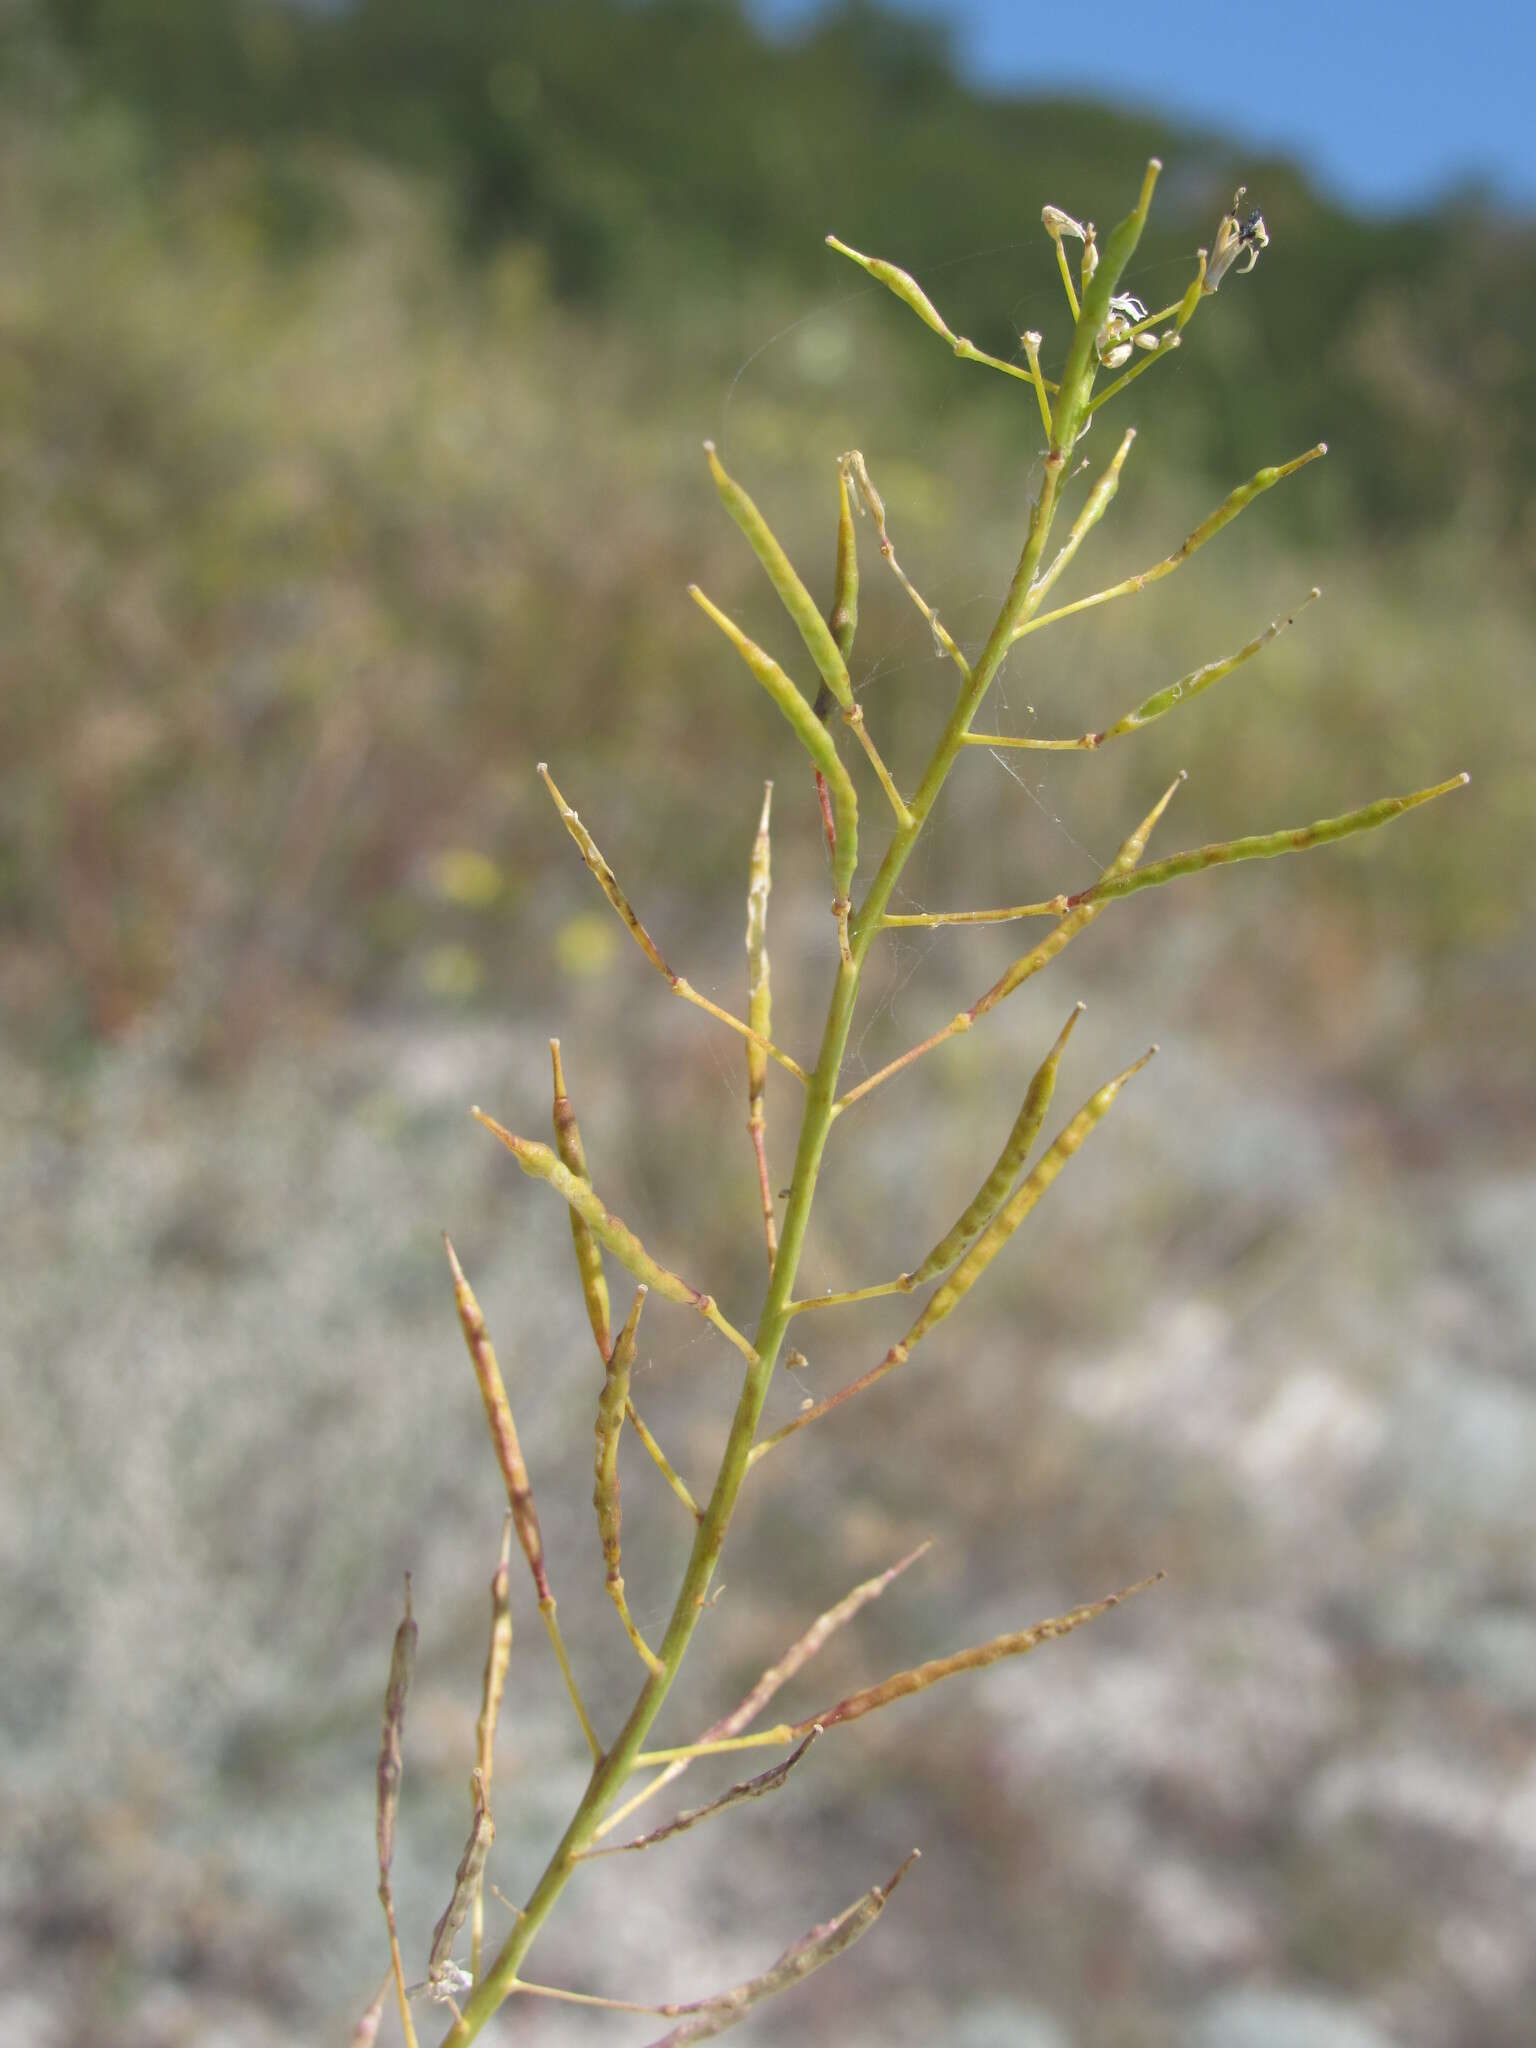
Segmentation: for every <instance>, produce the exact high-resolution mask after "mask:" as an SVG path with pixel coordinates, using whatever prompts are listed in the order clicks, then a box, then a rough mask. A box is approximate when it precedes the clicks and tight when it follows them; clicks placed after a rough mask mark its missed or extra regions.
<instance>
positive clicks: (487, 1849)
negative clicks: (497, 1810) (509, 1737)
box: [427, 1770, 496, 1985]
mask: <svg viewBox="0 0 1536 2048" xmlns="http://www.w3.org/2000/svg"><path fill="white" fill-rule="evenodd" d="M469 1796H470V1801H471V1804H472V1807H473V1818H472V1819H471V1821H470V1824H469V1840H468V1841H467V1842H466V1843H465V1845H464V1854H463V1855H462V1856H461V1857H460V1859H459V1867H458V1869H457V1870H456V1871H455V1872H454V1874H453V1896H452V1898H450V1899H449V1901H448V1904H447V1906H446V1907H445V1908H444V1909H443V1917H442V1919H441V1920H439V1921H438V1923H437V1925H436V1927H435V1928H434V1929H433V1930H432V1948H431V1953H430V1954H429V1956H428V1958H427V1982H428V1984H429V1985H436V1984H439V1983H441V1982H442V1980H443V1978H444V1977H445V1976H446V1975H447V1974H448V1971H449V1969H450V1967H451V1965H452V1963H453V1944H454V1942H455V1941H456V1940H457V1939H458V1934H459V1929H460V1928H461V1927H462V1926H463V1925H464V1922H465V1921H466V1920H467V1919H468V1918H469V1909H470V1906H471V1904H472V1903H473V1901H474V1898H475V1895H476V1893H477V1892H478V1891H479V1889H480V1886H481V1884H482V1882H483V1881H484V1877H485V1859H486V1857H487V1856H489V1854H490V1853H491V1844H492V1842H494V1841H495V1839H496V1823H495V1822H494V1821H493V1820H492V1819H491V1809H490V1806H489V1805H488V1804H487V1801H486V1796H485V1780H484V1778H483V1777H482V1776H481V1774H480V1772H479V1771H478V1770H476V1771H472V1772H471V1773H470V1780H469Z"/></svg>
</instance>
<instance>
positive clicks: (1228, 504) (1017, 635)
mask: <svg viewBox="0 0 1536 2048" xmlns="http://www.w3.org/2000/svg"><path fill="white" fill-rule="evenodd" d="M1327 453H1328V443H1327V442H1326V441H1319V442H1318V443H1317V446H1316V447H1315V448H1308V449H1307V450H1306V451H1305V453H1303V454H1301V455H1297V456H1294V457H1293V458H1292V459H1291V460H1290V461H1289V462H1279V463H1274V464H1272V465H1271V466H1270V467H1269V468H1267V469H1260V470H1255V472H1254V474H1253V475H1252V476H1251V477H1249V479H1248V481H1247V483H1245V484H1239V485H1238V486H1237V489H1236V490H1235V491H1229V492H1228V493H1227V495H1226V497H1224V498H1223V499H1222V501H1221V503H1220V504H1219V505H1218V506H1217V507H1216V510H1215V511H1214V512H1209V513H1207V514H1206V516H1205V518H1204V519H1202V520H1201V522H1200V524H1199V525H1198V526H1197V527H1196V528H1195V529H1194V531H1193V532H1192V533H1189V534H1186V535H1185V537H1184V539H1183V540H1182V541H1181V542H1180V544H1179V545H1178V547H1176V548H1175V549H1174V551H1173V553H1172V554H1171V555H1165V556H1164V557H1163V559H1162V561H1160V562H1154V563H1153V565H1152V567H1151V568H1150V569H1142V570H1139V571H1138V573H1137V574H1136V575H1134V576H1127V577H1126V578H1125V579H1124V581H1123V582H1120V583H1112V584H1110V585H1109V587H1108V588H1107V589H1105V590H1096V591H1094V592H1093V594H1092V595H1091V596H1090V597H1078V598H1074V599H1073V601H1072V603H1071V604H1064V605H1059V606H1058V607H1057V609H1056V610H1055V611H1053V612H1036V613H1034V614H1033V615H1032V616H1031V617H1029V618H1027V619H1025V620H1024V621H1023V622H1022V623H1021V624H1020V625H1019V626H1017V627H1016V628H1015V629H1014V634H1013V637H1014V639H1015V640H1022V639H1023V638H1024V636H1025V634H1026V633H1038V632H1039V631H1040V629H1041V627H1043V626H1054V625H1055V624H1056V622H1057V620H1058V619H1067V618H1071V617H1072V615H1073V614H1074V613H1075V612H1086V611H1091V610H1092V609H1093V607H1094V606H1095V605H1100V604H1108V603H1109V602H1110V600H1111V599H1112V598H1116V597H1134V596H1135V595H1136V593H1137V592H1138V591H1139V590H1145V589H1146V588H1147V586H1148V585H1149V584H1152V583H1157V582H1160V581H1161V580H1162V578H1163V577H1164V576H1171V575H1172V574H1173V572H1174V570H1175V569H1182V568H1183V566H1184V564H1185V563H1186V562H1187V561H1188V560H1189V558H1190V556H1191V555H1193V554H1195V553H1196V552H1197V551H1198V550H1199V549H1200V548H1203V547H1204V546H1205V544H1206V542H1207V541H1208V540H1214V539H1215V537H1216V535H1217V534H1218V533H1220V532H1221V530H1222V528H1223V527H1224V526H1230V525H1231V523H1232V521H1233V520H1234V519H1235V518H1236V517H1237V515H1238V513H1239V512H1243V511H1246V510H1247V508H1248V506H1250V505H1251V504H1252V503H1253V501H1254V499H1255V498H1257V497H1258V496H1259V495H1260V494H1261V493H1262V492H1264V491H1269V490H1273V489H1274V487H1275V485H1276V484H1278V483H1283V482H1284V481H1285V479H1286V478H1287V477H1288V476H1294V475H1295V474H1296V472H1297V470H1299V469H1305V468H1306V466H1307V464H1308V463H1309V462H1316V461H1317V460H1318V459H1319V458H1320V457H1321V456H1324V455H1326V454H1327Z"/></svg>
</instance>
